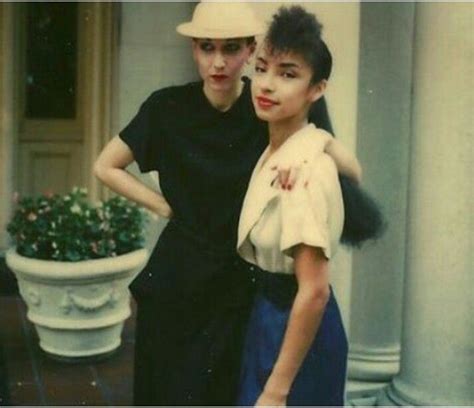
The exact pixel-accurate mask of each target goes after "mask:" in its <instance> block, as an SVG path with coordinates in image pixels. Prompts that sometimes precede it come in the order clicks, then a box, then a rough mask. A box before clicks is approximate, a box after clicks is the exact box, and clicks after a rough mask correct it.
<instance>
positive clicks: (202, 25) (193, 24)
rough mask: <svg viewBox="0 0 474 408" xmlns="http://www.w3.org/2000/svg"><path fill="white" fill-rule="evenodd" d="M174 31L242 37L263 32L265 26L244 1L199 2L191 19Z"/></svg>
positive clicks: (197, 34)
mask: <svg viewBox="0 0 474 408" xmlns="http://www.w3.org/2000/svg"><path fill="white" fill-rule="evenodd" d="M176 31H178V33H180V34H182V35H185V36H187V37H193V38H212V39H217V38H220V39H224V38H244V37H253V36H255V35H259V34H263V33H264V32H265V26H264V25H263V24H261V23H260V22H259V21H258V20H257V18H256V16H255V14H254V12H253V10H252V8H251V7H250V6H249V5H248V4H246V3H228V2H218V3H217V2H216V3H214V2H201V3H199V4H198V5H197V6H196V8H195V9H194V13H193V19H192V20H191V21H189V22H187V23H182V24H180V25H178V27H176Z"/></svg>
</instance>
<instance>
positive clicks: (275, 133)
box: [268, 114, 308, 153]
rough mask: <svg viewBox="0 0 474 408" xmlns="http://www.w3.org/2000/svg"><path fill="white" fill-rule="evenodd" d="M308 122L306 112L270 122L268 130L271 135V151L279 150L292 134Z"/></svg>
mask: <svg viewBox="0 0 474 408" xmlns="http://www.w3.org/2000/svg"><path fill="white" fill-rule="evenodd" d="M307 124H308V117H307V115H306V114H304V115H302V116H298V117H293V118H291V119H289V120H285V121H281V122H269V123H268V131H269V136H270V137H269V145H270V153H272V152H274V151H275V150H277V149H278V148H279V147H280V146H281V145H282V144H283V143H285V142H286V140H287V139H288V138H289V137H290V136H291V135H293V134H294V133H296V132H297V131H298V130H300V129H302V128H303V127H305V126H306V125H307Z"/></svg>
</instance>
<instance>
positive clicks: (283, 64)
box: [257, 57, 301, 68]
mask: <svg viewBox="0 0 474 408" xmlns="http://www.w3.org/2000/svg"><path fill="white" fill-rule="evenodd" d="M257 61H259V62H261V63H263V64H266V65H268V61H267V60H266V59H265V58H263V57H257ZM278 66H279V67H280V68H301V66H300V65H298V64H296V63H295V62H280V63H279V64H278Z"/></svg>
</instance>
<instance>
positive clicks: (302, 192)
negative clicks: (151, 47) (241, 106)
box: [237, 6, 347, 405]
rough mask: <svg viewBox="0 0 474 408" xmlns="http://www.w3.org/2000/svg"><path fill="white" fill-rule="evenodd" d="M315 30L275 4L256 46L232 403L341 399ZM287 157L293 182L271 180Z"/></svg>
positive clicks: (322, 82)
mask: <svg viewBox="0 0 474 408" xmlns="http://www.w3.org/2000/svg"><path fill="white" fill-rule="evenodd" d="M320 31H321V25H320V24H319V23H318V21H317V20H316V18H315V16H314V15H312V14H309V13H307V12H306V11H305V10H304V9H303V8H301V7H298V6H294V7H291V8H282V9H280V10H279V12H278V13H277V14H276V15H275V16H274V18H273V21H272V24H271V26H270V28H269V31H268V33H267V36H266V39H265V41H264V44H263V47H262V48H261V50H260V51H259V53H258V54H257V62H256V69H255V75H254V77H253V80H252V98H253V103H254V106H255V109H256V112H257V115H258V116H259V118H260V119H263V120H265V121H267V122H268V125H269V136H270V138H269V145H268V147H267V148H266V150H265V151H264V153H263V154H262V156H261V157H260V160H259V161H258V163H257V165H256V167H255V169H254V171H253V175H252V178H251V180H250V183H249V186H248V190H247V195H246V198H245V201H244V204H243V208H242V212H241V216H240V224H239V236H238V252H239V254H240V255H241V256H242V257H243V258H244V259H245V260H246V261H248V262H250V263H253V264H254V265H257V266H258V267H259V268H258V269H259V272H258V275H257V288H258V289H257V296H256V300H255V303H254V307H253V310H252V316H251V318H250V322H249V326H248V332H247V339H246V345H245V349H244V356H243V366H242V377H241V384H240V391H239V397H238V401H237V403H238V405H343V404H344V383H345V376H346V360H347V339H346V335H345V332H344V328H343V325H342V320H341V316H340V313H339V309H338V306H337V302H336V300H335V298H334V295H333V292H332V290H331V287H330V285H329V266H330V259H331V257H332V256H333V255H334V252H335V251H336V248H337V245H338V242H339V239H340V237H341V232H342V228H343V224H344V206H343V200H342V194H341V187H340V184H339V180H338V175H337V169H336V166H335V164H334V162H333V160H332V159H331V157H330V156H328V155H327V154H326V153H325V152H324V146H325V144H326V142H327V140H328V138H330V137H331V135H329V134H328V133H327V132H325V131H323V130H320V129H317V128H316V127H315V126H314V125H312V124H308V118H307V116H308V110H309V107H310V106H311V104H312V103H313V102H315V101H316V100H317V99H318V98H320V97H321V96H322V95H323V93H324V91H325V88H326V83H327V79H328V78H329V74H330V71H331V65H332V58H331V54H330V52H329V50H328V49H327V46H326V45H325V43H324V42H323V41H322V39H321V36H320V35H321V33H320ZM290 164H291V166H293V167H296V168H298V169H299V174H298V176H297V179H296V183H295V184H294V185H293V186H290V187H289V188H286V186H285V185H283V186H281V185H277V184H279V182H278V177H276V176H277V173H278V171H279V170H281V169H282V168H283V169H284V168H288V166H289V165H290Z"/></svg>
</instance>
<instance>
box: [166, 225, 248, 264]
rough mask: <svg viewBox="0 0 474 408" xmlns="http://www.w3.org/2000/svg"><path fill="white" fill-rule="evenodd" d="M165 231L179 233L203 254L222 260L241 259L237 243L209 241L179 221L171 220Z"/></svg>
mask: <svg viewBox="0 0 474 408" xmlns="http://www.w3.org/2000/svg"><path fill="white" fill-rule="evenodd" d="M165 230H168V232H170V231H172V232H176V233H178V234H179V235H181V237H182V238H183V239H185V240H187V241H188V242H190V243H192V244H193V245H194V246H195V247H196V248H198V249H199V250H200V251H202V252H203V253H206V254H209V255H212V256H216V257H220V258H221V257H222V258H231V257H236V258H240V257H239V256H238V255H237V249H236V243H235V242H234V241H227V242H224V243H220V242H216V240H211V239H209V238H208V237H206V236H205V235H204V234H202V233H199V232H198V231H195V230H194V229H193V228H191V227H189V226H188V225H186V224H184V223H183V222H181V221H179V220H176V219H173V218H171V219H170V221H169V222H168V224H167V226H166V227H165ZM236 234H237V232H236Z"/></svg>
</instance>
